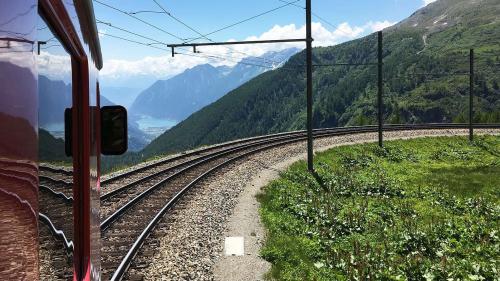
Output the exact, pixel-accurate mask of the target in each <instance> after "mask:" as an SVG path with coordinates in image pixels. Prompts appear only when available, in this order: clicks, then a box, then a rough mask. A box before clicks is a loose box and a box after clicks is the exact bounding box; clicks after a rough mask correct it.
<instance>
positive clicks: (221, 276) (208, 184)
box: [129, 129, 500, 281]
mask: <svg viewBox="0 0 500 281" xmlns="http://www.w3.org/2000/svg"><path fill="white" fill-rule="evenodd" d="M475 133H476V134H500V130H494V129H492V130H490V129H477V130H476V131H475ZM467 134H468V131H467V130H451V129H450V130H419V131H401V132H386V133H384V137H385V139H386V140H390V139H407V138H416V137H424V136H443V135H448V136H451V135H467ZM376 140H377V134H376V133H364V134H357V135H347V136H337V137H328V138H322V139H318V140H315V142H314V146H315V151H316V152H319V151H323V150H326V149H329V148H332V147H335V146H340V145H349V144H357V143H364V142H374V141H376ZM305 145H306V144H305V142H298V143H296V144H291V145H287V146H283V147H279V148H274V149H271V150H266V151H264V152H261V153H258V154H255V155H253V156H250V157H248V158H245V159H244V160H241V161H238V162H236V163H234V164H231V165H228V166H227V167H226V168H223V169H222V170H221V171H218V172H216V173H215V174H213V175H212V176H211V177H209V178H207V179H205V180H203V181H202V182H200V183H199V184H198V185H197V186H196V187H195V188H194V189H192V190H191V191H189V192H188V193H187V195H186V196H185V197H184V198H182V199H181V200H180V202H179V203H178V204H177V205H176V206H175V207H174V210H173V211H172V212H170V213H168V214H167V215H166V216H165V217H164V218H163V219H162V222H161V223H160V224H159V225H158V226H157V227H156V229H155V230H154V233H153V234H152V235H151V237H150V238H148V241H149V240H154V242H153V243H154V244H155V245H156V247H155V252H154V254H152V255H151V258H150V261H151V262H150V263H149V265H148V266H146V267H143V268H141V272H140V275H141V276H144V279H145V280H228V281H229V280H231V281H237V280H262V278H263V275H264V274H265V273H266V272H267V271H268V269H269V268H270V265H269V264H268V263H267V262H266V261H264V260H262V259H261V258H260V257H259V249H260V247H261V245H262V243H263V242H264V238H265V230H264V229H263V227H262V225H261V223H260V219H259V213H258V208H259V205H258V202H257V200H256V198H255V195H256V194H258V192H260V190H261V188H262V187H264V186H265V185H267V184H268V183H269V181H271V180H273V179H275V178H277V177H278V176H279V171H282V170H284V169H286V167H288V166H289V165H290V164H292V163H293V162H296V161H298V160H301V159H305V157H306V154H305V147H306V146H305ZM227 236H243V237H244V239H245V255H244V256H238V257H236V256H235V257H232V256H229V257H227V256H224V239H225V237H227ZM148 241H146V244H148V243H150V242H151V241H149V242H148ZM139 255H140V253H139ZM135 274H136V272H133V270H132V272H130V275H129V276H134V275H135Z"/></svg>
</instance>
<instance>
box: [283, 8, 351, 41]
mask: <svg viewBox="0 0 500 281" xmlns="http://www.w3.org/2000/svg"><path fill="white" fill-rule="evenodd" d="M278 1H280V2H282V3H289V4H290V5H292V6H294V7H297V8H299V9H304V10H305V9H306V7H304V6H300V5H297V4H295V2H289V1H285V0H278ZM311 14H312V15H313V16H314V17H316V18H318V19H319V20H320V21H322V22H324V23H326V24H327V25H329V26H331V27H332V28H333V29H334V31H337V32H340V33H342V34H344V35H345V36H347V37H351V34H349V33H346V32H345V31H343V30H341V29H339V27H340V26H339V25H334V24H333V23H331V22H330V21H328V20H326V19H325V18H324V17H322V16H320V15H318V14H316V13H315V12H311Z"/></svg>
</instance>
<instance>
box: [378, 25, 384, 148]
mask: <svg viewBox="0 0 500 281" xmlns="http://www.w3.org/2000/svg"><path fill="white" fill-rule="evenodd" d="M382 39H383V37H382V31H379V32H378V98H377V100H378V145H379V146H380V147H382V146H383V122H384V120H383V116H382V114H383V106H384V105H383V100H382V95H383V93H384V84H383V77H382V70H383V68H382V67H383V61H382V55H383V54H382Z"/></svg>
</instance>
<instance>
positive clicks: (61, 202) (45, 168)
mask: <svg viewBox="0 0 500 281" xmlns="http://www.w3.org/2000/svg"><path fill="white" fill-rule="evenodd" d="M38 32H39V33H38V40H39V41H38V50H39V52H38V56H37V64H38V98H39V113H38V117H39V119H38V120H39V123H38V134H39V161H40V171H39V180H40V188H39V213H40V214H39V218H40V223H39V229H40V231H39V243H40V249H39V250H40V255H39V264H40V267H39V270H40V280H68V279H72V276H73V259H72V247H73V243H72V241H73V230H74V220H73V160H72V158H71V157H69V156H67V154H66V151H65V147H69V148H71V143H69V145H65V141H66V142H68V141H69V138H71V134H72V132H71V131H67V130H66V132H65V111H66V112H71V110H69V109H70V108H72V106H73V88H72V64H71V56H70V54H68V52H67V51H66V50H65V48H64V47H63V44H62V43H61V42H60V40H59V39H58V38H57V36H56V35H55V34H54V33H53V32H52V31H51V29H50V28H49V27H48V26H47V24H46V23H45V21H44V19H43V18H41V17H39V19H38ZM66 126H67V124H66ZM69 152H71V151H69ZM69 154H71V153H69Z"/></svg>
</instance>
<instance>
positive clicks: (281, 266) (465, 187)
mask: <svg viewBox="0 0 500 281" xmlns="http://www.w3.org/2000/svg"><path fill="white" fill-rule="evenodd" d="M315 162H316V169H317V175H316V177H314V176H312V175H311V174H309V173H308V172H307V169H306V164H305V163H304V162H298V163H296V164H294V165H293V166H292V167H290V168H289V169H288V170H287V171H286V172H284V173H283V174H282V176H281V178H280V179H278V180H276V181H274V182H272V183H271V184H269V185H268V186H267V187H266V188H265V190H264V193H263V194H262V195H260V196H259V200H260V202H261V203H262V206H261V217H262V219H263V222H264V224H265V226H266V228H267V229H268V231H269V233H268V237H267V241H266V243H265V246H264V248H263V249H262V255H263V257H264V258H265V259H266V260H268V261H270V262H271V263H272V264H273V267H272V270H271V271H270V272H269V273H268V278H269V279H273V280H499V279H498V278H499V276H500V272H499V270H500V260H499V259H500V239H499V236H500V233H498V231H499V229H500V221H499V218H500V205H499V198H500V196H499V195H500V137H494V136H487V137H477V138H476V141H475V142H474V143H473V144H470V143H469V142H468V140H467V139H466V138H465V137H452V138H450V137H438V138H422V139H415V140H409V141H391V142H386V146H385V148H384V149H380V148H378V146H376V145H375V144H366V145H355V146H344V147H338V148H335V149H332V150H329V151H327V152H325V153H320V154H318V155H317V157H316V159H315Z"/></svg>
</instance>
